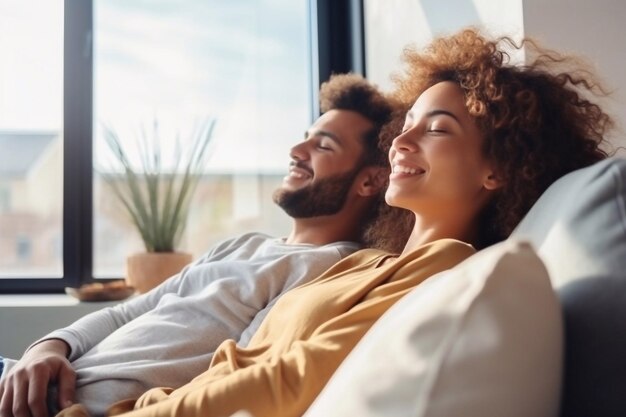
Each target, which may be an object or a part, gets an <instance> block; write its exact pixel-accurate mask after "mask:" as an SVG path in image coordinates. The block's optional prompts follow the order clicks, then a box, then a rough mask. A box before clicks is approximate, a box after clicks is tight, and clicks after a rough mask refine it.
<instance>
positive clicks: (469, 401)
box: [305, 241, 562, 417]
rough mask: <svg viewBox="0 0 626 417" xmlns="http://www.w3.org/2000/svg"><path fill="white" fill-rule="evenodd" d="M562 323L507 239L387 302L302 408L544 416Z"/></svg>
mask: <svg viewBox="0 0 626 417" xmlns="http://www.w3.org/2000/svg"><path fill="white" fill-rule="evenodd" d="M561 362H562V320H561V311H560V308H559V305H558V301H557V299H556V297H555V294H554V292H553V290H552V287H551V286H550V281H549V278H548V275H547V272H546V270H545V268H544V266H543V264H542V262H541V260H540V259H539V258H538V257H537V256H536V255H535V253H534V251H533V250H532V248H531V247H530V246H529V245H528V244H525V243H518V242H514V241H507V242H504V243H501V244H498V245H495V246H493V247H491V248H488V249H485V250H483V251H481V252H479V253H477V254H475V255H474V256H472V257H470V258H469V259H468V260H466V261H465V262H463V263H462V264H460V265H458V266H457V267H455V268H453V269H451V270H449V271H445V272H443V273H440V274H438V275H436V276H434V277H432V278H430V279H429V280H427V281H426V282H424V283H423V284H421V285H419V286H418V287H416V288H415V289H414V290H412V291H411V292H410V293H409V294H407V296H405V297H403V298H402V299H401V300H400V301H399V302H398V303H397V304H396V305H394V306H393V307H392V308H391V309H390V310H389V311H388V312H387V313H386V314H385V315H384V316H383V317H382V318H381V319H380V320H379V321H378V322H377V323H376V324H375V325H374V326H373V327H372V329H371V330H370V331H369V332H368V333H367V334H366V335H365V337H364V338H363V340H362V341H361V342H360V343H359V344H358V345H357V346H356V347H355V349H354V351H353V352H352V353H351V354H350V355H349V356H348V358H347V359H346V360H345V361H344V363H343V364H342V365H341V366H340V368H339V369H338V371H337V372H336V373H335V374H334V375H333V377H332V378H331V380H330V381H329V383H328V385H327V386H326V387H325V389H324V390H323V391H322V393H321V394H320V395H319V397H318V398H317V399H316V401H315V402H314V403H313V405H312V406H311V408H310V409H309V410H308V411H307V413H306V414H305V415H306V416H308V417H312V416H315V417H327V416H359V417H362V416H381V417H382V416H385V417H390V416H398V417H405V416H413V417H427V416H428V417H436V416H437V417H439V416H441V417H444V416H445V417H452V416H464V417H471V416H476V417H502V416H507V417H515V416H520V417H528V416H533V417H543V416H545V417H554V416H555V415H556V414H557V410H558V399H559V385H560V376H561V370H562V364H561Z"/></svg>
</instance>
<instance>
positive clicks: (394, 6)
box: [365, 0, 524, 91]
mask: <svg viewBox="0 0 626 417" xmlns="http://www.w3.org/2000/svg"><path fill="white" fill-rule="evenodd" d="M466 26H476V27H480V28H481V29H482V30H484V31H486V32H487V33H490V34H492V35H494V36H497V35H509V36H512V37H513V38H515V39H519V38H520V37H521V36H523V34H524V32H523V28H524V22H523V10H522V0H498V1H494V0H444V1H441V0H365V42H366V51H367V52H366V66H367V78H368V79H370V80H371V81H373V82H375V83H376V84H378V86H380V87H381V88H383V89H384V90H387V91H388V90H390V89H391V88H392V84H391V82H390V80H389V76H390V75H391V73H393V72H395V71H398V70H400V68H401V61H400V55H401V54H402V50H403V49H404V47H405V46H407V45H410V44H411V45H415V46H416V47H418V48H419V47H422V46H425V45H427V44H428V43H429V42H430V41H431V40H432V39H433V37H434V36H438V35H444V34H450V33H454V32H456V31H457V30H459V29H461V28H463V27H466Z"/></svg>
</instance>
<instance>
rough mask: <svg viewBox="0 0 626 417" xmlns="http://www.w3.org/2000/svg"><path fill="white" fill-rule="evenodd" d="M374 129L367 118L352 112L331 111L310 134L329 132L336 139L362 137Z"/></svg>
mask: <svg viewBox="0 0 626 417" xmlns="http://www.w3.org/2000/svg"><path fill="white" fill-rule="evenodd" d="M372 127H373V123H372V122H371V121H370V120H369V119H367V118H366V117H365V116H363V115H361V114H360V113H357V112H355V111H352V110H337V109H333V110H329V111H327V112H326V113H324V114H322V115H321V116H320V117H319V118H318V119H317V120H316V121H315V123H313V125H312V126H311V128H310V129H309V134H315V132H316V131H317V132H327V133H329V134H331V135H334V136H335V137H336V138H338V139H341V138H343V137H346V136H348V137H360V136H361V135H362V134H364V133H365V132H367V131H369V130H370V129H371V128H372Z"/></svg>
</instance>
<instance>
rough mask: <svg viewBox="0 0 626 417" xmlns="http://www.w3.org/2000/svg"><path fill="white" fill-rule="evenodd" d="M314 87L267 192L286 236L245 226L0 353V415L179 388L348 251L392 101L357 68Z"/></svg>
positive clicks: (376, 185) (381, 176) (372, 202)
mask: <svg viewBox="0 0 626 417" xmlns="http://www.w3.org/2000/svg"><path fill="white" fill-rule="evenodd" d="M320 97H321V109H322V112H323V115H322V116H321V117H320V118H319V119H318V120H317V121H316V122H315V123H314V124H313V126H311V128H310V129H309V130H308V131H307V132H306V134H305V140H304V141H303V142H301V143H300V144H298V145H296V146H294V147H293V148H292V149H291V152H290V156H291V159H292V161H291V163H290V168H289V173H288V175H287V176H286V177H285V178H284V181H283V183H282V185H281V187H279V189H278V190H277V191H276V192H275V194H274V201H275V202H276V203H277V204H278V205H279V206H280V207H281V208H283V210H285V212H286V213H287V214H288V215H289V216H291V217H292V218H293V228H292V230H291V232H290V234H289V236H288V237H287V238H285V239H276V238H272V237H269V236H266V235H263V234H259V233H249V234H246V235H243V236H239V237H237V238H234V239H231V240H228V241H225V242H223V243H221V244H218V245H217V246H215V247H214V248H212V249H211V250H210V251H209V252H208V253H207V254H206V255H205V256H203V257H202V258H201V259H199V260H198V261H196V262H194V263H193V264H192V265H190V266H188V267H187V268H185V270H184V271H183V272H182V273H181V274H179V275H178V276H175V277H172V278H170V279H169V280H168V281H166V282H165V283H163V284H162V285H160V286H159V287H157V288H155V289H154V290H152V291H150V292H149V293H147V294H144V295H141V296H139V297H136V298H134V299H131V300H129V301H127V302H125V303H122V304H119V305H117V306H116V307H113V308H109V309H105V310H102V311H99V312H96V313H93V314H90V315H88V316H86V317H84V318H82V319H80V320H78V321H77V322H75V323H74V324H72V325H71V326H69V327H67V328H65V329H60V330H57V331H55V332H52V333H51V334H49V335H48V336H46V337H45V338H43V339H42V340H40V341H38V342H36V343H35V344H33V345H32V346H31V347H30V348H29V349H28V350H27V351H26V353H25V354H24V356H23V357H22V359H21V360H20V361H19V362H17V363H16V362H15V361H9V360H4V367H5V369H4V372H3V374H2V380H0V397H1V399H0V416H1V417H9V416H16V417H22V416H45V415H47V414H48V409H47V407H46V402H47V404H48V405H49V407H50V408H51V409H52V410H55V409H58V408H65V407H67V406H68V405H69V404H71V403H72V402H73V401H79V402H81V403H82V404H84V405H86V406H87V408H88V410H89V411H90V412H91V413H92V414H94V415H101V414H103V413H104V411H105V409H106V407H107V406H108V405H110V404H111V403H113V402H115V401H117V400H120V399H123V398H128V397H132V396H138V395H139V394H141V393H143V392H144V391H145V390H147V389H149V388H151V387H155V386H172V387H176V386H180V385H182V384H184V383H186V382H188V381H189V380H190V379H191V378H192V377H194V376H195V375H197V374H198V373H200V372H201V371H202V370H204V369H206V368H207V367H208V365H209V363H210V361H211V358H212V356H213V352H214V351H215V349H216V348H217V346H218V345H219V344H220V343H221V342H222V341H224V340H226V339H233V340H238V341H239V342H238V343H239V344H240V345H242V346H245V345H246V344H247V342H248V340H249V339H250V337H251V336H252V335H253V334H254V332H255V330H256V329H257V328H258V326H259V325H260V323H261V321H262V320H263V318H264V317H265V315H266V314H267V312H268V310H269V309H270V308H271V307H272V305H273V304H274V303H275V302H276V300H277V299H278V297H279V296H280V295H281V294H283V293H284V292H285V291H287V290H288V289H291V288H293V287H296V286H299V285H301V284H303V283H306V282H308V281H310V280H311V279H313V278H315V277H317V276H318V275H320V274H321V273H322V272H323V271H324V270H325V269H327V268H328V267H330V266H331V265H333V264H334V263H336V262H337V261H339V260H340V259H341V258H342V257H344V256H346V255H348V254H350V253H351V252H353V251H355V250H356V249H358V244H357V243H355V242H359V241H360V237H361V233H362V230H363V225H364V223H366V222H367V221H368V220H370V219H371V216H372V212H375V211H376V204H378V202H379V194H380V191H381V189H382V187H383V186H384V184H385V181H386V176H387V171H388V168H387V164H386V158H385V155H384V154H383V153H382V152H380V151H379V149H378V133H379V131H380V128H381V127H382V125H383V124H384V123H385V122H386V121H387V120H388V119H389V117H390V114H391V106H390V104H389V103H388V102H387V100H386V99H385V98H384V97H383V96H382V95H381V94H380V93H379V92H378V91H377V90H376V89H375V88H374V87H372V86H371V85H370V84H368V83H367V82H366V81H365V80H364V79H363V78H361V77H359V76H356V75H340V76H335V77H333V78H332V79H331V80H330V81H329V82H327V83H325V84H324V85H323V86H322V88H321V91H320ZM50 387H53V388H54V389H53V390H50V389H49V388H50ZM52 391H54V392H52ZM57 391H58V392H57Z"/></svg>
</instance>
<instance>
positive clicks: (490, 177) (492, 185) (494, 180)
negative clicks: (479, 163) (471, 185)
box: [483, 171, 503, 191]
mask: <svg viewBox="0 0 626 417" xmlns="http://www.w3.org/2000/svg"><path fill="white" fill-rule="evenodd" d="M502 185H503V181H502V180H501V179H500V176H499V175H498V174H496V173H495V172H494V171H492V172H490V173H489V174H487V177H486V178H485V180H484V181H483V187H485V189H487V190H490V191H493V190H497V189H498V188H500V187H502Z"/></svg>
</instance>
